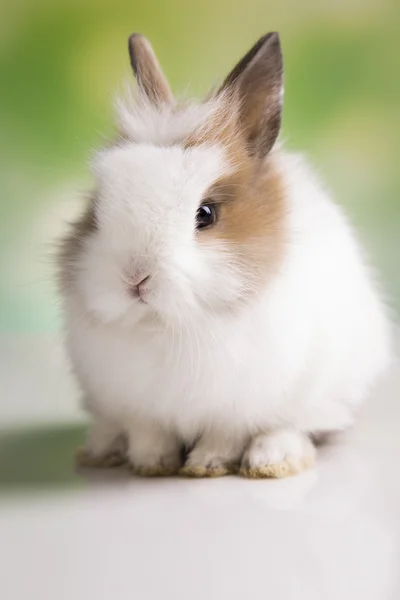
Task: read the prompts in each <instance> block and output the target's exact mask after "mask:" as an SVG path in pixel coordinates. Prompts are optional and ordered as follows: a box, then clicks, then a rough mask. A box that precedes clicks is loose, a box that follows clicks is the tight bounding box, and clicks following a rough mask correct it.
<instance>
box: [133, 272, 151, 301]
mask: <svg viewBox="0 0 400 600" xmlns="http://www.w3.org/2000/svg"><path fill="white" fill-rule="evenodd" d="M149 279H150V275H146V277H143V279H139V281H138V283H133V284H132V285H131V286H130V288H129V290H130V293H131V295H132V296H133V297H134V298H139V299H140V300H141V301H142V302H144V300H143V294H144V292H145V285H146V283H147V282H148V280H149Z"/></svg>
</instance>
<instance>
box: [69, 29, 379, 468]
mask: <svg viewBox="0 0 400 600" xmlns="http://www.w3.org/2000/svg"><path fill="white" fill-rule="evenodd" d="M129 48H130V56H131V62H132V66H133V69H134V71H135V74H136V77H137V81H138V93H137V97H136V98H135V99H134V100H131V101H130V102H128V103H125V104H124V103H122V102H120V103H119V105H118V118H119V136H118V139H117V140H116V142H115V143H114V144H113V145H111V146H110V147H108V148H107V149H105V150H103V151H102V152H100V153H99V154H97V156H96V158H95V160H94V166H93V169H94V174H95V178H96V192H95V194H94V195H93V199H92V200H91V201H90V203H89V206H88V208H87V211H86V213H85V215H84V217H83V218H82V219H81V220H79V221H78V222H77V223H76V224H75V225H74V226H73V228H72V231H71V233H70V235H69V236H68V237H67V239H66V240H64V243H63V247H62V251H61V256H60V267H61V277H60V279H61V293H62V297H63V302H64V313H65V324H66V334H67V346H68V351H69V355H70V358H71V361H72V364H73V367H74V371H75V373H76V376H77V378H78V380H79V382H80V385H81V387H82V390H83V392H84V395H85V402H84V403H85V407H86V409H87V410H88V411H89V413H90V415H91V417H92V421H93V422H92V428H91V431H90V434H89V438H88V441H87V445H86V447H85V449H84V452H83V453H81V459H82V460H83V461H84V462H87V463H91V464H102V463H106V464H111V463H112V462H115V461H116V462H118V461H119V460H125V459H127V460H128V462H129V463H130V464H131V465H132V467H133V469H134V470H135V472H136V473H139V474H142V475H161V474H173V473H177V472H181V473H184V474H186V475H191V476H199V477H202V476H217V475H224V474H226V473H230V472H232V471H235V472H240V473H241V474H242V475H244V476H248V477H283V476H285V475H289V474H294V473H297V472H300V471H301V470H302V469H304V468H306V467H309V466H311V465H313V463H314V460H315V450H314V446H313V443H312V439H313V438H314V436H316V435H320V434H323V433H324V432H330V431H340V430H343V429H345V428H347V427H349V426H350V425H351V424H352V422H353V419H354V415H355V413H356V409H357V408H358V407H359V406H360V403H361V402H362V401H363V400H364V398H365V397H366V395H367V393H368V391H369V389H370V387H371V385H372V384H373V383H374V382H375V381H376V379H377V377H378V376H379V375H380V374H381V373H382V372H383V371H384V369H385V368H386V366H387V364H388V362H389V359H390V355H391V350H390V327H389V323H388V319H387V318H386V314H385V313H386V311H385V307H384V305H383V303H382V302H381V300H380V298H379V295H378V293H377V290H376V289H375V285H374V282H373V279H372V277H371V274H370V272H369V269H368V268H367V266H366V264H365V262H364V259H363V256H362V253H361V251H360V249H359V247H358V244H357V241H356V239H355V237H354V234H353V231H352V229H351V227H350V226H349V224H348V222H347V219H346V217H345V216H344V214H343V212H342V210H341V209H340V208H339V207H338V206H336V205H335V204H334V203H333V202H332V201H331V199H330V198H329V196H328V195H327V194H326V192H325V191H324V190H323V189H321V187H320V184H319V183H318V181H317V180H316V178H315V177H314V175H313V173H312V172H311V171H310V169H309V168H308V167H307V165H305V164H304V162H303V161H302V160H301V159H299V158H298V157H296V156H292V155H289V154H287V153H285V152H284V151H283V150H282V149H281V148H279V147H278V146H277V143H276V138H277V136H278V133H279V128H280V121H281V112H282V100H283V67H282V56H281V50H280V43H279V36H278V34H276V33H270V34H268V35H266V36H264V37H263V38H261V39H260V40H259V41H258V42H257V43H256V44H255V46H254V47H253V48H252V49H251V50H250V51H249V52H248V54H247V55H246V56H245V57H244V58H243V59H242V60H241V61H240V62H239V63H238V65H237V66H236V67H235V68H234V69H233V71H232V72H231V73H230V74H229V75H228V77H227V78H226V79H225V81H224V83H223V85H222V86H221V88H220V89H219V90H217V91H214V92H212V93H211V94H210V95H209V97H208V98H207V100H205V101H204V102H202V103H200V102H199V103H186V102H182V103H180V102H176V101H175V100H174V98H173V96H172V94H171V92H170V89H169V87H168V84H167V82H166V80H165V78H164V76H163V74H162V72H161V70H160V67H159V65H158V63H157V60H156V58H155V56H154V54H153V51H152V49H151V46H150V44H149V42H148V41H147V40H146V39H145V38H144V37H142V36H140V35H133V36H132V37H131V38H130V40H129ZM121 442H124V443H121Z"/></svg>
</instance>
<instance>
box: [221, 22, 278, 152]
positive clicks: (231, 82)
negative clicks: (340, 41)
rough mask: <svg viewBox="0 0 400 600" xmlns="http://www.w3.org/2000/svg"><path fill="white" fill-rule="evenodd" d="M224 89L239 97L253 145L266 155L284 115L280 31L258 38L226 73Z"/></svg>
mask: <svg viewBox="0 0 400 600" xmlns="http://www.w3.org/2000/svg"><path fill="white" fill-rule="evenodd" d="M221 92H228V93H229V92H231V93H233V94H235V95H237V96H238V97H239V101H240V110H239V115H240V121H241V125H242V127H243V128H244V132H245V134H246V136H247V139H248V143H249V148H250V150H251V152H252V153H253V154H255V155H257V156H259V157H260V158H262V157H263V156H265V155H266V154H267V153H268V152H269V151H270V150H271V148H272V146H273V145H274V143H275V141H276V138H277V137H278V133H279V130H280V126H281V119H282V104H283V61H282V52H281V45H280V42H279V35H278V33H268V34H267V35H264V36H263V37H262V38H261V39H259V40H258V42H257V43H256V44H255V45H254V46H253V47H252V48H251V50H249V52H248V53H247V54H246V55H245V56H244V57H243V58H242V59H241V60H240V61H239V62H238V64H237V65H236V67H235V68H234V69H233V70H232V71H231V72H230V73H229V75H228V76H227V77H226V79H225V81H224V83H223V84H222V87H221V88H220V90H219V93H221Z"/></svg>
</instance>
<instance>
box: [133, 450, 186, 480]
mask: <svg viewBox="0 0 400 600" xmlns="http://www.w3.org/2000/svg"><path fill="white" fill-rule="evenodd" d="M181 465H182V461H181V457H180V454H178V453H176V452H173V453H170V454H165V455H163V456H161V457H153V458H149V459H148V460H147V461H146V462H143V463H142V464H139V463H137V464H131V468H132V471H133V473H134V474H135V475H139V476H140V477H167V476H171V475H176V474H177V473H178V472H179V470H180V468H181Z"/></svg>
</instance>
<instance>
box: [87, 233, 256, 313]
mask: <svg viewBox="0 0 400 600" xmlns="http://www.w3.org/2000/svg"><path fill="white" fill-rule="evenodd" d="M106 237H107V236H103V235H102V234H101V233H100V232H97V233H96V234H94V235H93V236H92V237H91V238H89V239H88V240H87V241H86V245H85V249H84V251H83V253H82V256H81V259H80V264H79V269H78V275H77V288H78V290H79V291H80V294H81V297H82V300H83V305H84V308H85V310H86V311H87V312H88V314H89V315H91V316H92V317H94V318H95V319H96V320H98V321H100V322H102V323H110V322H115V321H121V322H123V324H124V325H134V324H135V323H137V322H139V321H141V320H142V319H144V318H146V316H151V315H153V316H154V315H156V316H157V317H158V318H159V319H160V320H161V321H164V322H166V323H168V322H171V323H182V322H184V321H186V320H187V321H193V319H196V318H197V319H202V318H204V317H207V315H208V314H209V312H210V311H211V312H220V311H223V310H228V309H231V308H232V307H233V306H234V305H235V302H236V301H238V300H239V299H240V298H241V296H242V293H243V289H244V285H245V279H244V273H243V272H242V269H241V268H239V265H238V264H237V261H236V259H235V255H234V254H233V253H232V251H230V249H229V246H228V245H227V244H226V243H221V242H220V241H218V240H210V241H207V242H206V243H204V242H203V243H199V241H198V240H197V239H196V235H195V234H194V236H193V239H192V241H191V242H190V243H187V244H186V245H182V246H181V247H180V248H178V249H176V248H175V250H174V252H172V251H171V252H165V253H163V254H166V255H167V256H168V259H165V258H164V260H161V259H159V260H158V264H157V267H156V268H155V269H154V274H153V275H152V276H151V278H150V281H149V283H148V285H147V286H146V296H145V300H146V304H143V303H142V302H139V301H138V300H137V299H135V298H133V297H132V296H131V294H130V293H129V286H128V285H127V281H126V276H125V273H126V272H127V270H128V264H129V260H128V257H129V256H130V253H129V252H128V253H127V252H126V251H125V252H121V253H120V254H119V255H118V254H117V253H113V252H111V251H110V248H109V246H108V244H107V239H106ZM160 254H162V253H161V252H160Z"/></svg>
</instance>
